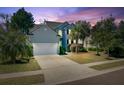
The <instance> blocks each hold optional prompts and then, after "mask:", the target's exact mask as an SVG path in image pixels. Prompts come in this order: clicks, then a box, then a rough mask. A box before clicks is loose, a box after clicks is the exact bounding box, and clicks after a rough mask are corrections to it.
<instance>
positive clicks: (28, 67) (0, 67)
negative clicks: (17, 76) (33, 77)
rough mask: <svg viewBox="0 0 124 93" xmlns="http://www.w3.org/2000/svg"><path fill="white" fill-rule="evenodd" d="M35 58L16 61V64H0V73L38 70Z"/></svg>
mask: <svg viewBox="0 0 124 93" xmlns="http://www.w3.org/2000/svg"><path fill="white" fill-rule="evenodd" d="M40 69H41V68H40V66H39V65H38V63H37V61H36V60H35V59H33V58H32V59H30V61H29V62H28V63H18V64H0V74H3V73H13V72H24V71H35V70H40Z"/></svg>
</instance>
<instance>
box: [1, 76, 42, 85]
mask: <svg viewBox="0 0 124 93" xmlns="http://www.w3.org/2000/svg"><path fill="white" fill-rule="evenodd" d="M41 82H44V76H43V75H42V74H38V75H32V76H23V77H14V78H7V79H0V85H32V84H40V83H41Z"/></svg>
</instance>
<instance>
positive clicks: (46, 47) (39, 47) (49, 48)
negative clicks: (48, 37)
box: [33, 43, 58, 55]
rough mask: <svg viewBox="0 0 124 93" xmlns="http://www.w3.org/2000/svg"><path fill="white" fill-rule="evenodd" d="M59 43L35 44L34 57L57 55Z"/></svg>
mask: <svg viewBox="0 0 124 93" xmlns="http://www.w3.org/2000/svg"><path fill="white" fill-rule="evenodd" d="M57 46H58V44H57V43H33V52H34V55H51V54H57Z"/></svg>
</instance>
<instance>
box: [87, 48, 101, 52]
mask: <svg viewBox="0 0 124 93" xmlns="http://www.w3.org/2000/svg"><path fill="white" fill-rule="evenodd" d="M88 50H89V51H96V50H97V48H88ZM98 50H99V52H102V51H103V49H98Z"/></svg>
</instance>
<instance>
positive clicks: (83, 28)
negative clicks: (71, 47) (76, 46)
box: [77, 21, 91, 46]
mask: <svg viewBox="0 0 124 93" xmlns="http://www.w3.org/2000/svg"><path fill="white" fill-rule="evenodd" d="M77 24H79V28H80V29H79V32H80V37H79V39H81V40H82V44H83V46H84V40H85V38H86V37H88V36H89V35H90V29H91V25H90V23H89V22H87V21H78V22H77ZM86 44H87V43H86ZM86 46H87V45H86Z"/></svg>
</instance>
